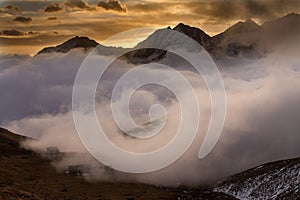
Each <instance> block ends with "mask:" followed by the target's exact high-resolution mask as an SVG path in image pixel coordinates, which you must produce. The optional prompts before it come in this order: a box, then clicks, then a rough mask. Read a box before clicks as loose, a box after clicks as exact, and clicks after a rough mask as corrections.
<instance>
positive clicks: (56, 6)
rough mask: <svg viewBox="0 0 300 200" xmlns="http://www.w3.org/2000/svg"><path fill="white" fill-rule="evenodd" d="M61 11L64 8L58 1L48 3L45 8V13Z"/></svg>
mask: <svg viewBox="0 0 300 200" xmlns="http://www.w3.org/2000/svg"><path fill="white" fill-rule="evenodd" d="M59 11H63V8H62V7H61V5H60V4H58V3H54V4H50V5H47V6H46V8H45V10H44V12H45V13H52V12H59Z"/></svg>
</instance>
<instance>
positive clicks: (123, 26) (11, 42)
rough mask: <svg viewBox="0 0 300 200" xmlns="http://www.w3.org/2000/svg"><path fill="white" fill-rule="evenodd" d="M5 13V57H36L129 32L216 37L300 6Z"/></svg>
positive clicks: (13, 7) (103, 4)
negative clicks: (192, 30) (192, 31)
mask: <svg viewBox="0 0 300 200" xmlns="http://www.w3.org/2000/svg"><path fill="white" fill-rule="evenodd" d="M0 7H1V10H0V18H1V20H0V25H1V26H0V27H1V30H0V32H1V35H0V53H19V54H31V55H33V54H35V53H36V52H37V51H38V50H40V49H41V48H43V47H45V46H49V45H56V44H59V43H61V42H63V41H65V40H66V39H68V38H70V37H73V36H74V35H80V36H88V37H90V38H92V39H95V40H97V41H98V42H100V43H101V41H103V40H105V39H107V38H108V37H110V36H112V35H114V34H116V33H119V32H122V31H126V30H129V29H134V28H139V27H156V28H162V27H167V26H171V27H174V26H176V25H177V24H178V23H179V22H183V23H185V24H189V25H191V26H196V27H199V28H201V29H202V30H204V31H205V32H206V33H208V34H209V35H211V36H212V35H215V34H217V33H220V32H222V31H224V30H225V29H226V28H228V27H229V26H231V25H233V24H234V23H236V22H237V21H240V20H245V19H247V18H252V19H254V20H255V21H256V22H258V23H263V22H264V21H265V20H270V19H273V18H275V17H280V16H283V15H285V14H287V13H289V12H299V10H300V9H299V8H300V1H299V0H289V1H282V0H265V1H264V0H186V1H179V0H162V1H158V0H127V1H125V0H124V1H119V0H104V1H102V0H100V1H99V0H86V1H84V0H56V1H52V0H46V1H45V0H10V1H9V0H5V1H1V3H0ZM12 30H13V31H12ZM150 32H151V31H150ZM150 32H149V33H150ZM149 33H148V32H143V33H141V34H140V35H136V36H134V37H132V36H130V37H128V38H127V39H126V38H125V39H124V40H122V41H114V42H113V45H117V44H119V45H120V46H128V45H130V44H132V45H133V44H134V43H136V42H137V41H138V40H141V39H143V38H145V37H146V36H147V35H148V34H149Z"/></svg>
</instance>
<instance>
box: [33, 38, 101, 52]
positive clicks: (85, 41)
mask: <svg viewBox="0 0 300 200" xmlns="http://www.w3.org/2000/svg"><path fill="white" fill-rule="evenodd" d="M97 45H99V44H98V43H97V42H96V41H95V40H91V39H89V38H88V37H79V36H75V37H73V38H71V39H69V40H68V41H66V42H64V43H62V44H60V45H58V46H56V47H46V48H44V49H42V50H41V51H40V52H38V54H42V53H53V52H59V53H67V52H69V51H70V50H72V49H75V48H84V49H85V50H87V49H90V48H95V47H96V46H97Z"/></svg>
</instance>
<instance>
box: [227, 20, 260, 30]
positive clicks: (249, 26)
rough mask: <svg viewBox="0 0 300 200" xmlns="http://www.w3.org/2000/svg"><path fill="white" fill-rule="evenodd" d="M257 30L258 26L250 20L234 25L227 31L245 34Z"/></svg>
mask: <svg viewBox="0 0 300 200" xmlns="http://www.w3.org/2000/svg"><path fill="white" fill-rule="evenodd" d="M259 28H260V26H259V25H258V24H257V23H255V22H254V21H253V20H252V19H247V20H246V21H244V22H242V21H240V22H238V23H236V24H235V25H233V26H232V27H230V28H229V29H227V31H228V32H231V33H245V32H254V31H257V30H258V29H259Z"/></svg>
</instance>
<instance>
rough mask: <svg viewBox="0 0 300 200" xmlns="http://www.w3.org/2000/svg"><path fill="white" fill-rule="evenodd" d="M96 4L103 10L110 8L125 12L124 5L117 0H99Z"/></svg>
mask: <svg viewBox="0 0 300 200" xmlns="http://www.w3.org/2000/svg"><path fill="white" fill-rule="evenodd" d="M98 6H99V7H101V8H103V9H105V10H112V11H117V12H123V13H125V12H127V7H126V5H125V4H124V3H122V2H121V1H119V0H107V1H100V2H99V3H98Z"/></svg>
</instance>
